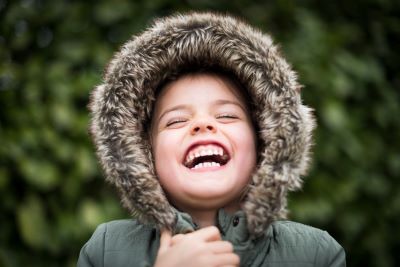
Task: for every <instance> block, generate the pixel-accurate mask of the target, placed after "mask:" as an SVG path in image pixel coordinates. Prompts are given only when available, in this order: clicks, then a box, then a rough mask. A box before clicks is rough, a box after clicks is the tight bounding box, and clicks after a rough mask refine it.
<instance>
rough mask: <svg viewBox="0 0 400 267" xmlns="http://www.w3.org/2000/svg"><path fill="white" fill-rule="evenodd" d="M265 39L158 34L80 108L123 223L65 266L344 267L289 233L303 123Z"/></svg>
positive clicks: (329, 246)
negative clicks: (123, 211)
mask: <svg viewBox="0 0 400 267" xmlns="http://www.w3.org/2000/svg"><path fill="white" fill-rule="evenodd" d="M299 91H300V85H299V84H298V83H297V81H296V75H295V73H294V72H293V71H292V70H291V68H290V66H289V65H288V64H287V63H286V61H285V60H284V59H283V58H282V57H281V55H280V54H279V52H278V51H277V49H276V47H275V46H274V45H273V44H272V41H271V39H270V37H269V36H267V35H264V34H262V33H260V32H259V31H257V30H255V29H253V28H251V27H250V26H248V25H247V24H245V23H243V22H241V21H239V20H237V19H234V18H232V17H229V16H223V15H217V14H211V13H191V14H187V15H177V16H172V17H167V18H164V19H162V20H158V21H156V22H155V24H154V25H153V26H152V27H151V28H149V29H148V30H147V31H145V32H144V33H142V34H141V35H139V36H137V37H134V38H133V39H132V40H130V41H129V42H128V43H126V44H125V45H124V46H123V48H122V49H121V51H120V52H119V53H117V54H116V55H115V56H114V58H113V60H112V61H111V62H110V64H109V66H108V68H107V71H106V74H105V78H104V83H103V84H101V85H99V86H97V87H96V89H95V90H94V92H93V94H92V100H91V110H92V115H93V118H92V124H91V132H92V134H93V137H94V141H95V144H96V146H97V152H98V156H99V158H100V161H101V163H102V165H103V167H104V169H105V171H106V174H107V179H108V181H110V182H112V183H113V184H115V185H116V187H117V188H118V190H119V192H120V194H121V199H122V203H123V205H124V206H125V207H126V208H127V209H128V210H129V211H130V212H131V213H132V214H133V215H134V217H135V219H134V220H121V221H113V222H109V223H106V224H102V225H100V226H99V227H98V228H97V229H96V231H95V233H94V234H93V236H92V237H91V239H90V240H89V241H88V242H87V243H86V244H85V245H84V247H83V248H82V250H81V254H80V257H79V260H78V266H80V267H86V266H93V267H95V266H96V267H97V266H104V267H105V266H113V267H118V266H156V267H168V266H174V267H177V266H206V267H209V266H345V254H344V251H343V249H342V247H341V246H340V245H339V244H338V243H337V242H336V241H335V240H334V239H333V238H332V237H330V236H329V235H328V234H327V233H326V232H323V231H321V230H318V229H315V228H312V227H309V226H305V225H302V224H298V223H293V222H289V221H278V219H283V218H285V215H286V194H287V191H291V190H296V189H299V188H300V186H301V179H300V175H303V174H305V172H306V169H307V165H308V161H309V156H308V155H309V149H310V145H311V132H312V129H313V127H314V121H313V118H312V115H311V112H310V109H309V108H307V107H306V106H304V105H303V104H302V103H301V99H300V94H299V93H300V92H299Z"/></svg>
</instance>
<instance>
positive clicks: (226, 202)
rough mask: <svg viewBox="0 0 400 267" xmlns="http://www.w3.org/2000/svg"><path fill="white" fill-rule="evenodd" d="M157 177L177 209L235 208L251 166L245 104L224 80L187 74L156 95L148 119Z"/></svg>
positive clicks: (250, 128)
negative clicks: (154, 104) (150, 116)
mask: <svg viewBox="0 0 400 267" xmlns="http://www.w3.org/2000/svg"><path fill="white" fill-rule="evenodd" d="M151 134H152V144H153V147H152V148H153V155H154V159H155V167H156V172H157V176H158V177H159V180H160V183H161V186H162V187H163V189H164V191H165V192H166V193H167V195H168V198H169V200H170V201H171V203H172V204H173V205H174V206H176V207H177V208H178V209H180V210H182V211H185V212H190V210H193V209H218V208H221V207H229V206H230V205H235V204H234V203H238V200H239V198H240V196H241V193H242V192H243V190H244V189H245V187H246V185H247V184H248V182H249V178H250V176H251V174H252V172H253V170H254V168H255V164H256V144H255V140H256V138H255V133H254V129H253V126H252V123H251V119H250V117H249V115H248V112H247V107H246V104H245V101H244V100H243V98H242V97H241V95H240V94H239V93H238V88H236V86H235V85H234V84H233V82H231V81H230V80H229V79H228V78H225V77H222V76H218V75H214V74H189V75H185V76H183V77H181V78H179V79H178V80H176V81H173V82H171V83H169V84H168V85H167V86H166V87H165V88H163V90H162V92H161V93H160V95H159V97H158V99H157V102H156V106H155V112H154V115H153V119H152V131H151Z"/></svg>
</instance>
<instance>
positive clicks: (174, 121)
mask: <svg viewBox="0 0 400 267" xmlns="http://www.w3.org/2000/svg"><path fill="white" fill-rule="evenodd" d="M186 121H187V120H186V119H173V120H171V121H169V122H167V125H166V127H170V126H176V125H179V124H180V123H183V122H186Z"/></svg>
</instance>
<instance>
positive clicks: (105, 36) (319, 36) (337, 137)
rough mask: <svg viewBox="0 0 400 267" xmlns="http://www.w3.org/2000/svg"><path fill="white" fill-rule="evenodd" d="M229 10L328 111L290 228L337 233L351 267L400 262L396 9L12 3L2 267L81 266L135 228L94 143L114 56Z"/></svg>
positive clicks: (2, 31) (0, 216)
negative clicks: (162, 23) (102, 86)
mask: <svg viewBox="0 0 400 267" xmlns="http://www.w3.org/2000/svg"><path fill="white" fill-rule="evenodd" d="M193 9H195V10H217V11H222V12H225V11H228V12H229V13H231V14H235V15H237V16H241V17H243V18H245V19H246V20H248V21H249V22H250V23H251V24H253V25H255V26H258V27H260V28H262V29H264V30H265V31H267V32H269V33H271V34H272V35H273V36H274V37H275V39H276V41H278V42H279V43H280V44H281V47H282V49H283V51H284V52H285V54H286V56H287V58H288V59H289V61H290V62H292V63H293V65H294V67H295V69H297V70H298V72H299V77H300V80H301V82H302V83H303V84H304V85H305V87H304V89H303V95H304V98H305V102H306V103H307V104H309V105H311V106H313V107H314V108H315V110H316V115H317V118H318V124H319V127H318V129H317V131H316V146H315V153H314V159H315V160H314V165H313V168H312V171H311V173H310V175H309V176H308V177H307V178H306V183H305V187H304V190H303V191H302V192H298V193H294V194H292V195H291V198H290V201H289V204H290V209H291V210H292V219H293V220H297V221H300V222H303V223H307V224H311V225H314V226H316V227H320V228H323V229H326V230H328V231H329V232H330V233H331V234H332V235H333V236H334V237H335V238H336V239H337V240H338V241H339V242H340V243H341V244H342V245H343V246H344V247H345V249H346V252H347V255H348V256H347V257H348V265H349V266H396V265H397V266H398V264H400V256H399V255H400V254H399V253H398V252H397V250H399V249H400V230H399V227H398V226H399V225H400V216H399V215H400V181H399V179H398V178H399V177H400V149H399V148H400V145H399V144H400V123H399V115H400V94H399V88H400V86H399V85H400V73H399V63H398V62H399V61H400V56H399V53H398V44H399V43H400V40H399V39H400V38H399V36H400V19H399V17H400V16H399V15H400V7H399V2H398V1H388V0H380V1H372V0H369V1H368V0H367V1H344V0H340V1H290V0H280V1H275V2H272V1H271V2H270V3H266V1H227V0H223V1H211V0H198V1H191V0H188V1H183V2H182V1H174V0H170V1H163V0H153V1H145V0H143V1H127V0H118V1H117V0H115V1H105V0H103V1H72V0H71V1H50V0H49V1H44V0H23V1H6V0H0V59H1V60H0V110H1V113H0V140H1V145H0V194H1V196H2V201H1V204H0V222H1V226H0V266H6V267H9V266H24V265H27V266H74V265H75V263H76V259H77V256H78V253H79V249H80V248H81V246H82V245H83V243H84V242H85V241H86V240H87V239H88V238H89V236H90V234H91V233H92V231H93V229H94V228H95V226H96V225H97V224H99V223H101V222H104V221H107V220H111V219H117V218H123V217H127V216H128V215H127V214H126V212H125V211H123V210H122V209H121V208H120V207H119V201H118V199H117V197H116V195H115V193H114V191H113V190H112V188H110V187H109V186H107V185H105V183H104V182H103V176H102V174H101V172H100V168H99V166H98V163H97V161H96V159H95V155H94V149H93V146H92V144H91V142H90V140H89V137H88V134H87V123H88V114H87V110H86V105H87V102H88V95H89V92H90V90H91V88H93V86H94V85H95V84H97V83H99V81H100V79H101V74H102V69H103V67H104V65H105V64H106V62H107V61H108V60H109V59H110V57H111V55H112V53H113V52H114V51H115V50H116V49H117V48H118V47H119V46H120V45H121V44H122V43H123V42H124V41H126V40H127V39H128V38H129V37H130V36H131V34H134V33H137V32H139V31H141V30H143V29H144V27H145V26H147V25H149V23H150V22H151V20H152V19H153V18H155V17H157V16H162V15H167V14H171V13H173V12H175V11H187V10H193Z"/></svg>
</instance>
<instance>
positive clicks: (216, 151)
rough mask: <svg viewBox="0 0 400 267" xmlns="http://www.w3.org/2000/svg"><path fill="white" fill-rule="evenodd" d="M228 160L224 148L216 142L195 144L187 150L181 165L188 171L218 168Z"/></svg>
mask: <svg viewBox="0 0 400 267" xmlns="http://www.w3.org/2000/svg"><path fill="white" fill-rule="evenodd" d="M229 160H230V155H229V153H228V151H227V150H226V149H225V147H224V146H223V145H222V144H220V143H218V142H210V141H205V142H204V141H203V142H196V143H194V144H192V145H191V146H190V147H189V149H188V150H187V152H186V154H185V157H184V160H183V165H184V166H185V167H187V168H189V169H198V168H204V167H219V166H223V165H225V164H226V163H227V162H228V161H229Z"/></svg>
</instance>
